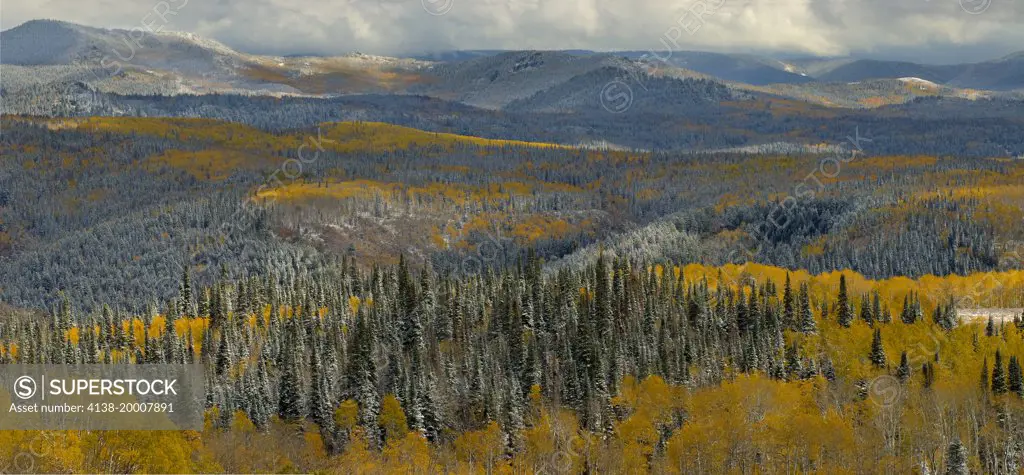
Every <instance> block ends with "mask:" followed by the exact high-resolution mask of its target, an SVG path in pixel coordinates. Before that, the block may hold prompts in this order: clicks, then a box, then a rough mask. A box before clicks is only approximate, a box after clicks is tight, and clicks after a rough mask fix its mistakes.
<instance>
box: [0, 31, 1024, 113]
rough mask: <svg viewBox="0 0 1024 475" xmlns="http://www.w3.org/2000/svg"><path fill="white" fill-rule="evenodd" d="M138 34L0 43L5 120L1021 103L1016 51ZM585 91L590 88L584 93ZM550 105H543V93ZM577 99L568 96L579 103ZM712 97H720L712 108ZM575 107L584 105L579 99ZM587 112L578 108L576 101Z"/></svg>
mask: <svg viewBox="0 0 1024 475" xmlns="http://www.w3.org/2000/svg"><path fill="white" fill-rule="evenodd" d="M139 36H140V35H139V34H137V32H135V33H133V32H129V31H126V30H117V29H103V28H93V27H88V26H83V25H77V24H73V23H67V22H61V21H54V20H33V21H29V22H26V23H24V24H22V25H20V26H18V27H15V28H12V29H9V30H6V31H3V32H2V33H0V64H2V65H3V68H2V72H0V75H2V79H3V85H2V89H0V96H2V99H3V112H5V113H28V114H41V115H55V114H60V113H62V112H63V111H66V110H67V103H68V101H72V102H75V101H76V98H78V99H77V105H76V106H81V105H82V104H83V103H84V102H88V101H83V100H81V97H82V94H83V92H84V93H86V94H93V93H110V94H118V95H181V94H208V93H233V94H245V95H266V96H278V97H280V96H312V97H333V96H339V95H352V94H389V95H395V94H399V95H408V94H413V95H422V96H427V97H431V98H436V99H441V100H445V101H453V102H460V103H463V104H466V105H469V106H473V107H478V108H483V109H491V110H499V109H504V108H507V107H511V108H513V109H515V110H520V111H522V110H524V109H529V110H543V111H548V112H556V111H557V112H564V111H573V110H576V108H578V107H583V108H587V107H596V106H600V104H599V100H598V99H600V93H601V91H602V89H601V86H602V84H597V85H596V91H591V92H597V93H598V95H597V96H594V95H593V94H590V93H589V92H588V93H587V94H590V95H589V96H587V97H582V94H584V93H583V92H581V90H580V89H579V88H575V89H574V86H573V85H574V84H575V85H577V86H578V85H580V84H587V85H588V86H593V85H594V84H596V83H595V81H598V80H600V79H603V80H605V84H608V81H615V80H617V81H619V82H620V83H623V84H625V85H626V86H627V87H628V88H629V89H630V93H631V94H632V93H634V92H636V91H634V90H643V91H645V92H649V88H650V87H655V88H667V89H664V90H659V91H655V92H654V93H653V94H648V95H647V96H646V97H648V98H651V97H660V96H666V95H671V94H672V91H673V90H676V89H678V88H679V87H678V81H681V80H686V79H704V80H708V81H713V82H715V83H717V84H720V85H722V86H723V87H726V88H728V89H729V90H730V91H734V92H736V93H739V94H740V95H743V96H747V97H759V96H768V97H783V98H790V99H798V100H801V101H806V102H809V103H812V104H817V105H824V106H829V107H845V108H872V107H878V106H883V105H890V104H900V103H904V102H908V101H911V100H913V99H915V98H917V97H921V96H929V97H933V96H938V97H948V98H966V99H977V98H1004V97H1009V98H1019V97H1022V94H1024V93H1022V91H1024V53H1017V54H1013V55H1009V56H1006V57H1004V58H999V59H995V60H990V61H984V62H978V63H972V64H958V65H927V64H915V63H906V62H893V61H878V60H872V59H854V58H840V59H835V58H804V59H798V60H786V61H781V60H777V59H773V58H768V57H764V56H757V55H748V54H722V53H710V52H697V51H674V52H641V51H618V52H593V51H582V50H572V51H455V52H448V53H439V54H436V55H431V56H419V57H410V58H394V57H384V56H375V55H367V54H362V53H352V54H349V55H345V56H335V57H313V56H286V57H284V56H262V55H253V54H247V53H243V52H238V51H235V50H233V49H232V48H229V47H227V46H225V45H223V44H221V43H219V42H217V41H214V40H210V39H206V38H203V37H200V36H198V35H195V34H192V33H177V32H161V33H155V34H145V35H142V36H141V37H139ZM585 89H586V90H587V91H590V89H593V88H592V87H589V88H585ZM556 90H561V91H565V92H566V93H568V95H567V94H563V93H559V94H557V96H558V97H557V100H554V101H552V100H546V101H545V100H544V99H543V98H544V97H551V96H552V95H553V91H556ZM573 96H577V97H576V98H575V99H574V98H573ZM709 99H710V100H716V97H709ZM580 101H583V102H580ZM584 103H586V104H584Z"/></svg>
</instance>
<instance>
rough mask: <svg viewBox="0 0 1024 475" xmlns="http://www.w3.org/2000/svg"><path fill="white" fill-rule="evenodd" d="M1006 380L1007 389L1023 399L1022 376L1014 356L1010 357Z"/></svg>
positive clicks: (1023, 377) (1018, 361) (1023, 378)
mask: <svg viewBox="0 0 1024 475" xmlns="http://www.w3.org/2000/svg"><path fill="white" fill-rule="evenodd" d="M1007 380H1008V384H1007V389H1009V390H1010V392H1012V393H1014V394H1016V395H1018V396H1020V397H1024V374H1022V371H1021V365H1020V360H1018V359H1017V357H1016V356H1011V357H1010V365H1009V368H1008V369H1007Z"/></svg>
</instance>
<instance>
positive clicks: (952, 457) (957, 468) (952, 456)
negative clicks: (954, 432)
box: [946, 439, 971, 475]
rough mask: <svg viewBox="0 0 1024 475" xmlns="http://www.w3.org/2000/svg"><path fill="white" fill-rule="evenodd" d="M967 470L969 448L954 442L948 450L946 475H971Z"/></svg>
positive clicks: (958, 441) (957, 441)
mask: <svg viewBox="0 0 1024 475" xmlns="http://www.w3.org/2000/svg"><path fill="white" fill-rule="evenodd" d="M970 473H971V472H970V471H969V470H968V469H967V448H965V447H964V445H963V444H962V443H961V442H960V439H956V440H954V441H953V442H952V443H951V444H949V448H948V449H947V450H946V475H970Z"/></svg>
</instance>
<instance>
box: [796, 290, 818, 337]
mask: <svg viewBox="0 0 1024 475" xmlns="http://www.w3.org/2000/svg"><path fill="white" fill-rule="evenodd" d="M798 299H799V301H800V305H799V308H800V313H799V316H800V331H801V332H803V333H805V334H810V333H815V332H817V331H818V323H817V322H815V321H814V314H813V312H811V296H810V289H809V287H808V285H807V283H806V282H804V283H801V284H800V295H799V296H798Z"/></svg>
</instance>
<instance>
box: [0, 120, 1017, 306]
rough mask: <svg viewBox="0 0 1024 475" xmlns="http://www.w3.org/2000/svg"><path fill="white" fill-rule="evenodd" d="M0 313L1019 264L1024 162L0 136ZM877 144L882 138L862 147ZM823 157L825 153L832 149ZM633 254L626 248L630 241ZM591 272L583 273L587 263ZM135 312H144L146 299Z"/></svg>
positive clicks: (309, 131)
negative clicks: (273, 295) (468, 275)
mask: <svg viewBox="0 0 1024 475" xmlns="http://www.w3.org/2000/svg"><path fill="white" fill-rule="evenodd" d="M3 126H4V134H3V137H2V139H0V147H2V152H3V156H4V160H3V161H2V162H0V219H2V220H0V269H3V272H4V275H5V276H6V277H5V279H4V282H3V285H0V296H2V298H3V301H5V302H7V303H10V304H13V305H15V306H20V307H29V308H48V307H50V306H51V305H53V304H54V303H56V301H57V293H58V292H59V291H66V292H67V293H68V295H69V297H70V298H71V299H72V300H73V301H74V302H75V304H76V305H77V306H80V308H82V309H83V310H96V309H98V308H99V306H100V305H102V304H103V303H107V304H110V305H113V306H115V307H120V308H122V309H125V310H137V311H141V310H143V309H144V308H145V307H146V305H148V303H149V301H150V300H153V299H155V300H157V301H163V300H164V299H166V298H169V297H170V296H171V295H172V294H173V293H174V292H175V291H176V290H177V289H176V283H175V282H174V281H173V280H168V279H166V276H167V275H177V274H179V273H181V272H182V271H184V270H185V269H188V270H189V271H190V272H194V273H195V277H196V280H197V282H200V283H203V284H209V283H211V282H212V280H213V279H214V278H216V276H217V272H218V269H219V267H220V266H221V265H228V266H230V267H231V268H233V269H235V270H236V271H237V272H243V273H245V274H253V273H260V272H267V271H276V270H277V269H281V268H285V267H289V266H290V267H296V266H297V267H299V268H309V267H310V266H313V265H315V264H316V263H318V262H321V261H328V262H330V261H337V260H338V259H340V258H341V257H345V256H349V255H354V256H356V257H358V258H359V259H360V261H361V262H364V263H366V265H369V264H370V263H382V264H388V263H390V264H394V263H395V262H397V260H398V256H399V255H400V254H407V255H408V257H409V259H410V260H411V261H413V262H415V263H417V265H419V264H422V263H427V262H429V263H431V264H432V266H433V267H434V268H435V269H437V270H438V271H444V272H451V273H465V272H479V271H480V270H482V269H483V268H486V267H491V268H495V269H497V268H501V267H503V266H504V265H506V264H512V263H514V262H515V260H516V259H517V258H518V256H520V255H521V254H522V252H524V250H526V249H533V250H534V252H536V253H537V255H538V256H540V257H541V258H543V259H544V260H545V262H547V263H549V267H552V268H554V267H553V266H561V265H563V264H565V263H576V264H574V265H573V267H574V268H578V267H579V266H581V265H586V264H587V263H588V262H589V261H592V260H593V258H594V257H595V256H596V254H597V253H596V252H595V249H596V248H597V247H598V246H604V247H606V248H607V249H608V250H609V252H611V253H615V254H617V255H621V256H622V257H624V258H630V259H645V260H647V261H649V262H658V261H660V260H662V259H675V260H677V261H679V262H683V261H686V262H702V263H705V264H709V265H720V264H724V263H727V262H742V261H743V260H746V259H750V260H754V261H757V262H764V263H771V264H775V265H779V266H784V267H788V268H791V269H806V270H809V271H810V272H812V273H820V272H827V271H832V270H840V269H851V270H854V271H857V272H861V273H864V274H865V275H868V276H872V277H889V276H896V275H905V276H910V277H916V276H923V275H927V274H933V275H947V274H969V273H972V272H979V271H989V270H1005V269H1011V268H1018V267H1019V266H1020V258H1019V254H1018V253H1019V250H1018V249H1017V248H1018V247H1019V246H1016V245H1015V244H1014V243H1019V242H1021V241H1024V228H1022V227H1021V226H1020V225H1019V223H1020V222H1021V219H1022V217H1024V212H1022V210H1021V195H1020V189H1019V183H1020V182H1021V179H1022V176H1024V162H1021V161H1019V160H1007V159H1000V158H964V157H951V156H929V155H880V154H879V155H876V154H873V153H872V150H871V148H872V147H873V146H874V144H875V143H876V142H874V141H873V140H876V139H875V138H867V137H874V136H868V135H867V134H866V132H864V131H863V130H861V129H857V131H856V133H857V134H859V136H863V137H865V138H866V140H864V141H862V143H860V144H859V146H861V147H862V148H863V152H861V151H858V150H856V147H854V146H853V144H852V143H851V142H850V141H846V142H845V143H842V142H837V143H834V144H831V145H832V147H831V148H822V149H821V151H820V152H817V153H810V152H806V151H805V152H800V153H791V154H784V155H783V154H769V153H762V154H750V153H740V152H716V153H696V154H694V153H681V152H643V151H633V152H631V151H617V150H595V149H585V148H576V147H566V146H560V145H556V144H553V143H537V142H516V141H509V140H494V139H479V138H475V137H469V136H459V135H451V134H439V133H434V132H424V131H420V130H416V129H409V128H403V127H397V126H392V125H387V124H380V123H368V122H342V123H323V124H319V125H318V126H317V127H316V128H298V129H288V130H280V131H265V130H262V129H258V128H253V127H249V126H244V125H241V124H237V123H231V122H222V121H216V120H209V119H153V118H74V119H24V118H15V117H8V118H5V119H4V122H3ZM867 140H872V141H871V142H868V141H867ZM825 145H829V144H825ZM624 243H631V244H629V245H624ZM583 256H589V257H588V258H584V257H583ZM140 297H142V300H140Z"/></svg>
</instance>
